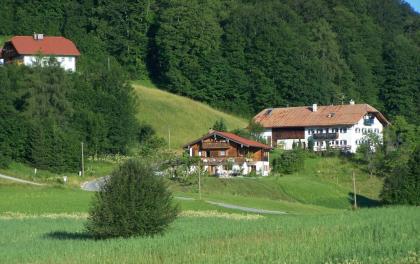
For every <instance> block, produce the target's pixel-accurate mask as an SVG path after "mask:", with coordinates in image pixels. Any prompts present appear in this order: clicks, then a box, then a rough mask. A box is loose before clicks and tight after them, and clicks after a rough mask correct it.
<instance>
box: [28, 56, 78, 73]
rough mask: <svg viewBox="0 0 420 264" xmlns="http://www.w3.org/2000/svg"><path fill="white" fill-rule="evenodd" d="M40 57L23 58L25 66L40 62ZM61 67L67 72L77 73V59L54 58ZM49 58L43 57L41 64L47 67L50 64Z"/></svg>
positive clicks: (68, 57) (69, 57)
mask: <svg viewBox="0 0 420 264" xmlns="http://www.w3.org/2000/svg"><path fill="white" fill-rule="evenodd" d="M39 58H40V57H39V56H23V64H24V65H26V66H32V65H34V64H35V63H37V62H38V60H39ZM54 58H55V59H56V60H57V62H58V63H59V64H60V67H61V68H63V69H64V70H66V71H72V72H75V71H76V57H73V56H54ZM49 59H50V57H49V56H43V57H41V64H42V65H47V64H48V62H49Z"/></svg>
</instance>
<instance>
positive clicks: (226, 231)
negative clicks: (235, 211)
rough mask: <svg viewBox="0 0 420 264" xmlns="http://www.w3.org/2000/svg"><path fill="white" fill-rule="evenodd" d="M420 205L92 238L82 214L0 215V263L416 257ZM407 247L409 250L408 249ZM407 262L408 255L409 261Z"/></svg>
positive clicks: (206, 220)
mask: <svg viewBox="0 0 420 264" xmlns="http://www.w3.org/2000/svg"><path fill="white" fill-rule="evenodd" d="M419 221H420V210H418V209H417V208H413V207H411V208H410V207H397V208H381V209H365V210H360V211H357V212H351V211H346V212H343V213H340V214H334V215H324V216H305V217H302V216H278V217H264V218H262V219H252V220H245V219H244V220H242V219H229V218H223V217H212V216H211V214H210V215H209V216H208V217H203V216H197V217H194V215H192V216H188V217H180V218H179V219H178V220H177V221H176V222H175V223H174V225H172V226H171V228H170V230H169V231H168V232H167V233H166V234H165V235H163V236H156V237H153V238H150V237H149V238H132V239H111V240H105V241H94V240H91V239H89V238H88V237H87V236H86V235H84V234H83V233H82V230H83V223H84V221H83V220H77V219H74V218H69V219H65V218H57V219H50V218H39V219H36V218H35V219H33V218H32V219H22V220H0V226H1V227H2V228H1V229H0V234H1V235H0V245H1V250H0V259H1V260H2V262H3V263H419V261H420V255H419V254H420V240H419V239H418V238H419V237H420V226H419V225H418V223H419ZM410 252H411V253H410ZM410 261H411V262H410Z"/></svg>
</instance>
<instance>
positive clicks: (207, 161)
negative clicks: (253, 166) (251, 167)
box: [201, 157, 254, 165]
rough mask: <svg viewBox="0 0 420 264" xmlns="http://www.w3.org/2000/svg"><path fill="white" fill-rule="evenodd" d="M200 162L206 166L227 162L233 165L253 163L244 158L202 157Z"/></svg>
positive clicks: (249, 159) (251, 160)
mask: <svg viewBox="0 0 420 264" xmlns="http://www.w3.org/2000/svg"><path fill="white" fill-rule="evenodd" d="M201 160H202V161H204V163H205V164H207V165H216V164H227V163H228V162H233V163H244V162H247V163H248V162H253V161H254V160H253V159H251V158H245V157H225V158H222V157H202V158H201Z"/></svg>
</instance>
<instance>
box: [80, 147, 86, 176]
mask: <svg viewBox="0 0 420 264" xmlns="http://www.w3.org/2000/svg"><path fill="white" fill-rule="evenodd" d="M81 176H82V177H83V176H85V158H84V153H83V142H82V175H81Z"/></svg>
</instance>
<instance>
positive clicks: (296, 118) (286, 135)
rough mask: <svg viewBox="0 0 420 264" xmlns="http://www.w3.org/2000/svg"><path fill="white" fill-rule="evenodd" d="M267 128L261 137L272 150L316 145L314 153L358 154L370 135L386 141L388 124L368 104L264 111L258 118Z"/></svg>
mask: <svg viewBox="0 0 420 264" xmlns="http://www.w3.org/2000/svg"><path fill="white" fill-rule="evenodd" d="M254 121H255V122H257V123H259V124H261V125H262V126H263V127H264V129H265V130H264V132H262V133H261V136H262V137H263V138H265V139H266V140H267V142H268V144H269V145H270V146H273V147H280V148H283V149H292V147H293V144H300V145H301V146H303V147H307V146H308V142H309V140H313V141H314V150H315V151H322V150H326V149H327V146H329V147H331V148H337V149H341V150H344V151H348V152H352V153H354V152H356V149H357V147H358V146H359V145H360V144H361V143H362V141H363V139H364V137H365V136H366V135H367V134H368V133H376V134H378V136H379V137H380V138H382V133H383V128H384V127H385V126H387V125H389V122H388V120H387V119H386V118H385V117H384V116H383V115H382V114H381V113H380V112H379V111H378V110H376V109H375V108H373V107H372V106H370V105H368V104H355V103H354V101H350V104H347V105H330V106H318V105H317V104H313V105H312V106H309V107H308V106H302V107H287V108H268V109H264V110H263V111H261V112H260V113H258V114H257V115H256V116H255V117H254Z"/></svg>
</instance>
